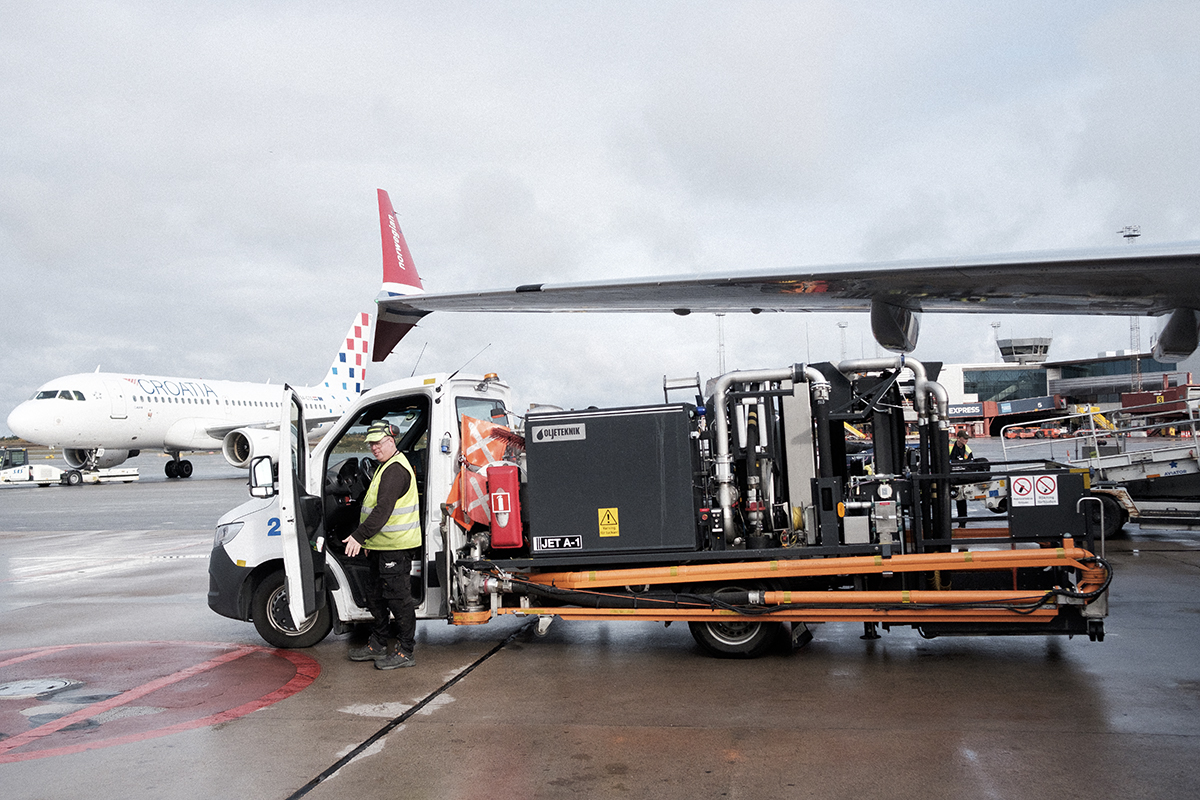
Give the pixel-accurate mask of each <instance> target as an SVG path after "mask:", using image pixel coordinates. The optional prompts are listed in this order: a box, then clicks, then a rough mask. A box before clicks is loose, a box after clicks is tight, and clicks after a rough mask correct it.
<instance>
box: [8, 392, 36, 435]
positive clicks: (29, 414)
mask: <svg viewBox="0 0 1200 800" xmlns="http://www.w3.org/2000/svg"><path fill="white" fill-rule="evenodd" d="M37 416H38V415H37V412H36V411H35V410H34V409H33V408H30V401H28V400H26V401H25V402H24V403H21V405H19V406H17V407H16V408H14V409H13V410H12V413H11V414H9V415H8V429H9V430H10V431H12V432H13V433H15V434H16V435H17V436H20V437H21V438H22V439H26V440H29V441H33V440H35V439H36V438H37V435H38V429H39V428H40V427H41V426H39V425H38V421H37Z"/></svg>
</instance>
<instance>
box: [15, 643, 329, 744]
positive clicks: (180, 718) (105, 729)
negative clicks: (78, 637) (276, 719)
mask: <svg viewBox="0 0 1200 800" xmlns="http://www.w3.org/2000/svg"><path fill="white" fill-rule="evenodd" d="M320 672H321V667H320V665H319V664H318V663H317V662H316V661H315V660H313V659H312V658H310V657H309V656H306V655H301V654H299V653H296V652H293V651H290V650H274V649H271V648H268V647H260V646H257V645H233V644H221V643H215V642H117V643H106V644H77V645H59V646H52V647H33V648H25V649H22V650H8V651H3V652H0V764H4V763H8V762H13V761H25V760H27V759H33V758H45V757H47V756H55V755H66V754H68V753H78V752H81V751H83V750H93V749H96V748H101V747H111V746H113V745H119V744H127V743H130V742H139V741H143V740H145V739H153V738H156V737H159V736H167V735H169V734H172V733H178V732H180V731H186V730H191V729H192V728H200V727H205V726H209V725H216V724H217V723H220V722H228V721H230V720H233V719H237V718H238V717H242V716H245V715H246V714H249V713H250V712H252V711H257V710H258V709H260V708H265V707H266V706H269V705H271V704H273V703H277V702H279V701H280V700H283V699H285V698H288V697H291V696H292V695H293V694H296V693H297V692H299V691H300V690H301V689H304V688H305V687H306V686H308V685H309V684H310V683H312V682H313V680H314V679H315V678H316V677H317V675H319V674H320Z"/></svg>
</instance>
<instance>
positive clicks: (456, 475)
mask: <svg viewBox="0 0 1200 800" xmlns="http://www.w3.org/2000/svg"><path fill="white" fill-rule="evenodd" d="M935 377H936V374H935V375H933V376H932V377H931V376H930V374H929V370H927V369H926V366H925V365H924V364H922V363H921V362H919V361H916V360H914V359H911V358H904V357H899V356H898V357H894V358H879V359H864V360H855V361H843V362H841V363H839V364H832V363H820V364H810V365H793V366H788V367H784V368H780V369H763V370H752V371H735V372H730V373H727V374H725V375H722V376H720V377H718V378H716V379H714V380H713V381H710V382H709V384H708V386H707V387H706V389H705V391H704V392H703V393H699V392H698V393H697V396H696V397H695V398H693V399H692V400H694V402H692V401H689V402H664V403H663V404H660V405H650V406H631V407H616V408H602V409H598V408H587V409H581V410H564V409H557V408H552V407H551V408H547V407H535V408H532V409H531V410H529V411H528V412H527V413H525V414H524V415H523V416H522V417H518V415H516V414H515V413H514V412H513V410H512V409H511V408H510V396H511V395H510V388H509V386H508V385H507V384H506V383H505V382H503V381H501V380H499V379H498V378H497V377H496V376H495V375H486V376H475V377H465V376H462V375H445V374H439V375H430V376H425V377H416V378H409V379H406V380H401V381H397V382H394V383H389V384H386V385H383V386H381V387H379V388H377V389H373V390H371V391H370V392H369V393H366V394H364V395H363V396H362V397H361V398H359V399H358V400H357V401H356V402H355V403H354V405H353V406H351V408H350V409H349V410H348V411H347V413H346V414H345V415H344V416H343V417H342V418H341V419H340V420H339V421H338V422H337V423H335V425H334V427H333V428H332V430H331V431H330V432H329V433H328V434H327V435H326V436H325V437H324V438H323V439H322V440H321V441H320V443H318V444H317V445H316V447H315V448H314V449H313V450H312V451H311V452H310V451H309V447H308V443H307V439H306V433H305V431H306V427H305V425H304V408H303V403H302V402H301V399H300V397H299V396H298V395H297V394H296V393H295V392H294V391H292V390H291V389H290V388H288V387H284V388H283V390H282V395H283V418H282V420H281V427H280V431H281V433H280V435H281V440H282V441H281V446H280V448H279V454H280V455H279V458H278V462H277V463H276V462H273V461H272V460H271V459H270V458H267V457H263V458H260V459H257V460H255V462H254V463H253V464H252V465H251V470H250V478H249V484H250V494H251V495H252V497H251V499H250V500H249V501H248V502H246V503H245V504H243V505H241V506H239V507H238V508H236V509H234V510H232V511H230V512H229V513H227V514H226V515H224V516H223V517H222V518H221V519H220V521H219V522H218V524H217V529H216V538H215V541H214V545H213V550H212V555H211V559H210V564H209V574H210V587H209V593H208V603H209V606H210V607H211V608H212V609H213V610H214V611H216V612H217V613H219V614H222V615H225V616H228V617H232V618H235V619H241V620H248V621H253V623H254V625H255V626H256V628H257V630H258V632H259V634H260V635H261V636H262V637H263V638H264V639H265V640H266V641H267V642H269V643H270V644H272V645H275V646H278V647H307V646H311V645H313V644H315V643H317V642H319V641H321V640H322V639H323V638H324V637H325V636H326V635H327V634H328V633H329V632H330V631H337V632H345V631H346V630H348V629H349V627H350V626H352V625H354V624H356V623H361V622H367V621H369V620H370V613H369V612H368V611H367V609H366V606H365V602H364V596H365V595H364V591H363V587H364V585H365V580H366V573H367V565H366V561H365V559H362V558H361V557H359V558H348V557H346V555H345V553H344V552H343V549H342V548H343V545H342V540H343V539H345V538H346V536H347V535H348V534H349V533H350V532H351V531H352V530H353V529H354V528H355V527H356V526H357V525H358V522H359V509H360V505H361V501H362V497H363V495H364V493H365V491H366V489H367V486H368V484H369V482H370V479H371V476H372V474H373V471H374V469H375V468H376V467H377V464H376V463H375V462H374V461H373V460H372V459H371V458H370V454H369V451H368V448H367V445H366V444H365V442H364V436H365V433H366V430H367V427H368V426H369V425H370V424H371V423H372V422H374V421H376V420H386V421H388V422H389V423H391V424H392V425H394V426H396V429H397V431H398V433H397V436H396V443H397V447H398V449H399V450H400V451H401V452H403V453H404V454H405V456H406V457H407V458H408V461H409V463H410V464H411V465H412V467H413V470H414V473H415V475H416V477H417V481H418V489H419V494H420V513H421V517H422V530H423V532H424V537H423V545H422V552H421V555H420V557H418V558H415V559H414V565H413V573H412V582H413V589H414V597H415V598H416V600H417V602H418V603H419V607H418V609H417V616H418V619H424V620H442V621H445V622H447V623H449V624H452V625H480V624H485V623H487V622H489V621H490V620H492V619H495V618H497V617H501V616H505V615H516V616H523V617H530V618H536V620H537V627H538V629H539V630H541V631H543V632H544V630H545V627H546V626H547V625H548V624H550V621H551V620H553V619H556V618H559V619H563V620H654V621H661V622H666V623H670V622H675V621H679V622H687V623H688V625H689V628H690V630H691V632H692V635H693V636H694V638H695V639H696V641H697V642H698V643H699V645H700V646H701V648H702V649H703V650H705V651H706V652H708V653H710V654H712V655H716V656H723V657H753V656H757V655H760V654H762V653H764V652H766V651H767V650H768V649H769V648H770V647H772V646H773V643H774V642H776V641H778V637H779V636H781V635H782V632H783V631H784V630H788V629H790V633H791V636H792V642H793V644H794V645H797V646H799V645H802V644H804V643H805V642H806V641H807V640H809V639H811V638H812V633H811V631H810V629H809V626H810V625H813V624H816V623H822V622H827V621H851V622H855V623H862V625H863V635H864V637H865V638H878V636H879V635H880V634H879V630H880V629H882V630H884V631H888V630H890V629H891V628H892V627H893V626H911V627H912V628H915V629H916V630H917V631H918V632H919V633H920V634H921V635H923V636H926V637H937V636H952V635H1020V634H1026V635H1055V634H1061V635H1066V636H1071V637H1073V636H1075V635H1081V636H1083V635H1086V636H1087V637H1088V638H1089V639H1090V640H1092V641H1102V640H1103V638H1104V618H1105V617H1106V615H1107V610H1108V604H1107V598H1108V588H1109V584H1110V581H1111V579H1112V569H1111V567H1110V566H1109V564H1108V563H1107V562H1106V561H1105V560H1104V559H1103V558H1102V557H1101V556H1098V555H1095V554H1094V552H1093V551H1094V549H1095V548H1094V544H1093V541H1094V538H1093V537H1094V534H1093V531H1092V528H1091V522H1090V519H1091V517H1092V516H1094V515H1092V514H1089V513H1088V511H1089V508H1088V505H1089V503H1097V502H1099V501H1098V500H1097V499H1096V498H1093V497H1092V496H1091V493H1090V491H1089V487H1088V485H1087V476H1086V474H1085V473H1080V472H1078V471H1074V472H1073V471H1071V470H1069V469H1046V470H1039V471H1033V472H1031V471H1022V472H1020V473H1019V476H1020V480H1021V486H1022V487H1023V488H1024V486H1025V482H1026V481H1029V482H1031V483H1030V485H1031V487H1032V488H1031V490H1030V492H1029V493H1028V495H1025V494H1022V495H1021V496H1020V497H1019V498H1018V497H1016V496H1014V498H1013V500H1012V502H1010V503H1009V507H1008V508H1007V510H1006V512H1005V513H1004V515H1003V517H1001V516H998V515H993V514H986V515H985V516H984V517H979V518H974V517H972V518H967V519H962V518H957V517H955V515H954V513H953V510H952V509H953V504H952V502H951V499H952V495H953V492H954V488H955V486H956V485H960V484H963V483H970V482H978V481H983V480H992V479H995V478H997V477H998V476H1004V475H1005V474H1006V473H1005V465H1004V464H1003V463H997V462H992V463H991V464H988V465H987V466H986V469H987V473H986V474H980V475H976V474H972V473H971V472H970V469H971V467H970V466H969V464H968V465H967V466H966V467H965V468H964V467H962V466H961V465H957V464H956V465H955V466H954V469H953V470H952V469H951V464H950V461H949V438H948V436H949V433H948V432H949V430H950V423H949V420H948V413H947V397H946V393H945V390H944V389H943V388H942V387H941V385H940V384H938V383H937V382H936V380H934V378H935ZM696 385H697V388H699V381H698V380H697V383H696ZM664 394H665V392H664ZM906 407H907V409H908V412H909V414H912V413H913V412H914V411H915V414H916V425H915V427H916V430H917V436H916V437H914V438H913V439H912V443H911V444H910V443H909V441H908V438H907V434H908V433H909V427H910V425H909V423H908V422H907V421H906V415H905V411H906ZM846 424H849V425H852V426H854V427H855V428H856V429H859V430H863V431H869V435H870V438H871V444H872V449H871V452H870V454H869V456H868V457H866V458H865V459H864V456H863V455H862V454H856V455H854V457H853V458H848V455H847V447H846V441H845V435H844V431H845V426H846ZM964 469H965V470H966V471H964ZM980 523H984V524H982V525H981V524H980Z"/></svg>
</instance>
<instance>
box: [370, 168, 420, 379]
mask: <svg viewBox="0 0 1200 800" xmlns="http://www.w3.org/2000/svg"><path fill="white" fill-rule="evenodd" d="M377 191H378V192H379V235H380V239H381V241H382V243H383V287H382V288H381V289H380V291H379V297H380V298H388V297H395V296H396V295H413V294H423V293H424V292H425V288H424V287H423V286H421V276H420V275H418V274H417V268H416V265H414V264H413V260H412V256H411V255H410V254H409V252H408V242H406V241H404V234H403V233H401V232H400V223H399V222H398V221H397V220H396V212H395V211H394V210H393V209H392V200H391V198H390V197H388V193H387V192H385V191H384V190H383V189H378V190H377ZM423 316H425V313H424V312H421V311H417V310H416V309H407V310H406V309H400V308H393V309H388V310H385V309H384V308H383V307H380V309H379V312H378V313H377V314H376V315H375V344H374V346H373V347H372V348H371V360H372V361H383V360H384V359H385V358H387V356H388V354H389V353H391V352H392V350H393V348H395V347H396V345H397V344H398V343H399V342H400V340H401V339H403V338H404V335H405V334H406V333H408V332H409V331H410V330H412V327H413V326H414V325H416V324H417V320H419V319H420V318H421V317H423Z"/></svg>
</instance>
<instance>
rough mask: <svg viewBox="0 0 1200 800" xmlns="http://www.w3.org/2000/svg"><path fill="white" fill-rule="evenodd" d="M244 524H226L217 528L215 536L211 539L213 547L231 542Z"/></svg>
mask: <svg viewBox="0 0 1200 800" xmlns="http://www.w3.org/2000/svg"><path fill="white" fill-rule="evenodd" d="M245 524H246V523H244V522H227V523H225V524H224V525H218V526H217V535H216V537H215V538H214V539H213V547H220V546H221V545H223V544H226V543H227V542H231V541H233V537H235V536H237V535H238V532H239V531H241V529H242V526H243V525H245Z"/></svg>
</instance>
